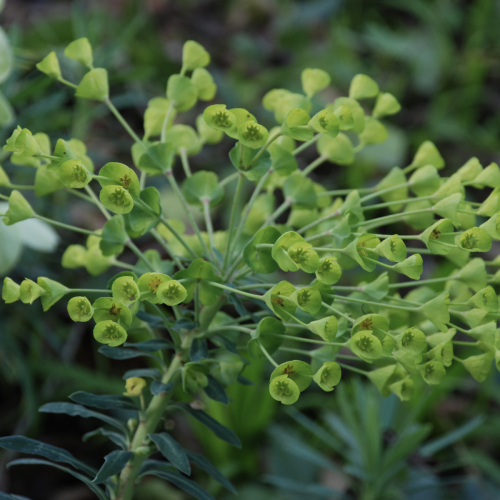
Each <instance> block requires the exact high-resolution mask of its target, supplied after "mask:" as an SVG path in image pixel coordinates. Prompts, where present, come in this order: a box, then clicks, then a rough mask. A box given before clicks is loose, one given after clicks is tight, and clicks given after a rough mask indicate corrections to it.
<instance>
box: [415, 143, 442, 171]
mask: <svg viewBox="0 0 500 500" xmlns="http://www.w3.org/2000/svg"><path fill="white" fill-rule="evenodd" d="M411 165H412V167H416V168H420V167H425V165H432V166H434V167H436V168H437V169H438V170H441V169H442V168H444V165H445V163H444V159H443V157H442V156H441V154H440V153H439V151H438V149H437V148H436V146H435V145H434V143H433V142H431V141H424V142H423V143H422V144H421V145H420V146H419V148H418V149H417V152H416V153H415V156H414V157H413V161H412V162H411Z"/></svg>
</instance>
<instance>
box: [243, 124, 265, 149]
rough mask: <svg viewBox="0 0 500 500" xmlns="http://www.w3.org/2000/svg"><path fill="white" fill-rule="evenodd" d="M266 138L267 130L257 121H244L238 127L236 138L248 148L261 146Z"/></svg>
mask: <svg viewBox="0 0 500 500" xmlns="http://www.w3.org/2000/svg"><path fill="white" fill-rule="evenodd" d="M268 138H269V132H268V130H267V129H266V128H265V127H263V126H262V125H259V124H258V123H253V122H246V123H244V124H243V125H241V126H240V127H238V140H239V141H240V142H241V144H243V145H244V146H247V147H248V148H252V149H258V148H261V147H262V146H264V144H265V143H266V142H267V139H268Z"/></svg>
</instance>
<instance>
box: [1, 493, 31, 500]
mask: <svg viewBox="0 0 500 500" xmlns="http://www.w3.org/2000/svg"><path fill="white" fill-rule="evenodd" d="M0 500H29V498H27V497H20V496H19V495H8V494H7V493H2V492H1V491H0Z"/></svg>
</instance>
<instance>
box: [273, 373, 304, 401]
mask: <svg viewBox="0 0 500 500" xmlns="http://www.w3.org/2000/svg"><path fill="white" fill-rule="evenodd" d="M269 393H270V394H271V397H272V398H273V399H275V400H276V401H280V402H281V403H283V404H284V405H293V404H294V403H295V402H296V401H297V400H298V399H299V396H300V390H299V388H298V387H297V384H296V383H295V382H294V381H293V380H292V379H291V378H288V376H287V375H280V376H278V377H275V378H273V379H271V381H270V382H269Z"/></svg>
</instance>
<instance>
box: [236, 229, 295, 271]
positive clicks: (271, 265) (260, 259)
mask: <svg viewBox="0 0 500 500" xmlns="http://www.w3.org/2000/svg"><path fill="white" fill-rule="evenodd" d="M280 236H281V234H280V232H279V231H278V230H277V229H276V228H274V227H272V226H268V227H264V228H262V229H260V230H259V231H258V232H257V233H256V234H255V236H254V237H253V238H252V239H251V240H250V242H249V243H248V244H247V246H246V247H245V250H244V251H243V260H244V261H245V263H246V264H247V265H248V266H249V267H250V268H251V269H253V270H254V271H255V272H257V273H261V274H270V273H274V271H276V270H277V269H278V267H279V265H278V262H277V261H276V260H275V259H274V258H273V257H272V255H271V251H272V249H271V248H269V247H260V248H259V245H274V243H275V242H276V240H277V239H278V238H279V237H280ZM286 255H288V254H286Z"/></svg>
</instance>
